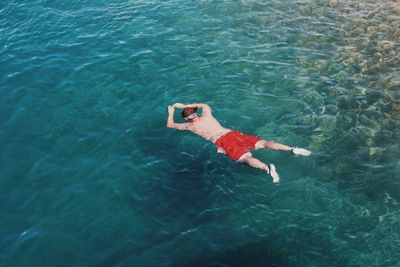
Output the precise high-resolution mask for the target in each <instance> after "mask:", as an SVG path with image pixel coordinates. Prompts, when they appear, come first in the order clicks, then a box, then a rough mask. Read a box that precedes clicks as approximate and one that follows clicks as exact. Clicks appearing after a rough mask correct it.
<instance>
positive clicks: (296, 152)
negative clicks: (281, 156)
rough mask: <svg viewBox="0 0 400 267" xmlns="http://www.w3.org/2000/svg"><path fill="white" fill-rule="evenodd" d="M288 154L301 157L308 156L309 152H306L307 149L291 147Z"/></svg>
mask: <svg viewBox="0 0 400 267" xmlns="http://www.w3.org/2000/svg"><path fill="white" fill-rule="evenodd" d="M290 152H292V153H293V155H302V156H310V155H311V151H308V150H307V149H304V148H298V147H293V148H292V149H290Z"/></svg>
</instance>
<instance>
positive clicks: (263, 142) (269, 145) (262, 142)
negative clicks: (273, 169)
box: [255, 140, 311, 156]
mask: <svg viewBox="0 0 400 267" xmlns="http://www.w3.org/2000/svg"><path fill="white" fill-rule="evenodd" d="M255 148H256V149H259V148H270V149H273V150H280V151H290V152H292V153H293V154H294V155H302V156H309V155H310V154H311V152H310V151H308V150H307V149H304V148H298V147H290V146H287V145H283V144H279V143H275V142H273V141H266V140H260V141H258V142H257V143H256V145H255Z"/></svg>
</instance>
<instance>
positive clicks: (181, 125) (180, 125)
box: [167, 106, 190, 130]
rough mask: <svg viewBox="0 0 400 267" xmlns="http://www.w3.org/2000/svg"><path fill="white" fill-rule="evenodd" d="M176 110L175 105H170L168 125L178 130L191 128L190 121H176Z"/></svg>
mask: <svg viewBox="0 0 400 267" xmlns="http://www.w3.org/2000/svg"><path fill="white" fill-rule="evenodd" d="M174 111H175V108H174V107H173V106H168V119H167V127H168V128H174V129H178V130H187V129H188V128H189V125H190V123H175V122H174Z"/></svg>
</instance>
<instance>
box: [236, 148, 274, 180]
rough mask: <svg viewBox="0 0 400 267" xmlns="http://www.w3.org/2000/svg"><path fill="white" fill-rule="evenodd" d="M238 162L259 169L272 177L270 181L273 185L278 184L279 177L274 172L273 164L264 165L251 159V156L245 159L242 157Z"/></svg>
mask: <svg viewBox="0 0 400 267" xmlns="http://www.w3.org/2000/svg"><path fill="white" fill-rule="evenodd" d="M240 162H243V163H246V164H247V165H249V166H251V167H253V168H257V169H261V170H263V171H266V172H267V173H268V174H269V175H271V176H272V181H273V182H274V183H279V175H278V173H277V172H276V170H275V165H274V164H268V165H267V164H265V163H264V162H262V161H260V160H259V159H256V158H253V156H251V154H249V155H248V156H247V157H244V158H243V159H242V160H241V161H240Z"/></svg>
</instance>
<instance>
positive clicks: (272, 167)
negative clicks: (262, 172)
mask: <svg viewBox="0 0 400 267" xmlns="http://www.w3.org/2000/svg"><path fill="white" fill-rule="evenodd" d="M268 174H269V175H271V177H272V182H274V183H279V175H278V173H277V172H276V168H275V165H274V164H268Z"/></svg>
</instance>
